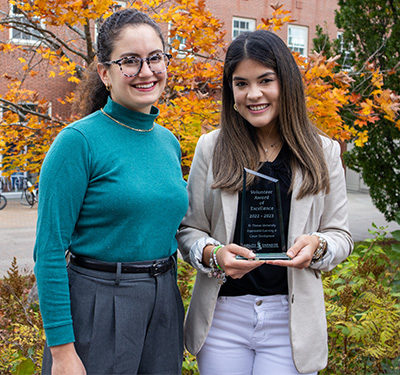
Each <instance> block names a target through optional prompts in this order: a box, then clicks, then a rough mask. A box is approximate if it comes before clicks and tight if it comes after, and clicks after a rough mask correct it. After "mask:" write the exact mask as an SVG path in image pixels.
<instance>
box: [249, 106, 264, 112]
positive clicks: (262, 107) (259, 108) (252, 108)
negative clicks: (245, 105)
mask: <svg viewBox="0 0 400 375" xmlns="http://www.w3.org/2000/svg"><path fill="white" fill-rule="evenodd" d="M267 107H268V104H264V105H257V106H250V105H249V108H250V109H251V110H252V111H261V110H263V109H265V108H267Z"/></svg>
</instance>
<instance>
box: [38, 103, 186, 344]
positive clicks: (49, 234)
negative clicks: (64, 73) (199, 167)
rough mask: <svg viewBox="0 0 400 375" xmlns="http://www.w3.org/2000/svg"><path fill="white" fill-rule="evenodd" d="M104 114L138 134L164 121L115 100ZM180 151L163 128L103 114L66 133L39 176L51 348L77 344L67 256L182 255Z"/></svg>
mask: <svg viewBox="0 0 400 375" xmlns="http://www.w3.org/2000/svg"><path fill="white" fill-rule="evenodd" d="M104 111H105V112H106V113H108V114H109V115H110V116H112V117H113V118H114V119H116V120H118V121H120V122H122V123H123V124H126V125H129V126H131V127H133V128H136V129H147V130H148V129H151V128H152V126H153V123H154V121H155V119H156V117H157V116H158V113H159V112H158V109H157V108H155V107H153V108H152V111H151V113H150V114H144V113H139V112H134V111H131V110H129V109H127V108H125V107H123V106H121V105H119V104H117V103H115V102H113V101H112V100H111V99H109V100H108V102H107V105H106V106H105V107H104ZM180 157H181V153H180V147H179V143H178V141H177V140H176V138H175V137H174V136H173V134H172V133H171V132H170V131H169V130H167V129H165V128H163V127H161V126H159V125H157V124H156V125H155V127H154V129H153V130H151V131H149V132H138V131H135V130H132V129H128V128H126V127H124V126H122V125H120V124H118V123H116V122H115V121H113V120H111V119H110V118H108V117H107V116H106V115H104V114H103V113H101V111H97V112H94V113H93V114H91V115H89V116H87V117H85V118H83V119H81V120H79V121H77V122H74V123H72V124H70V125H69V126H67V127H66V128H64V129H63V130H62V131H61V132H60V134H59V135H58V136H57V138H56V139H55V141H54V143H53V144H52V146H51V148H50V150H49V152H48V154H47V156H46V158H45V161H44V163H43V166H42V170H41V174H40V184H39V186H40V196H39V197H40V199H39V206H38V223H37V231H36V243H35V248H34V260H35V262H36V264H35V275H36V279H37V285H38V290H39V298H40V309H41V313H42V317H43V323H44V328H45V332H46V337H47V341H48V345H49V346H54V345H61V344H65V343H69V342H73V341H74V333H73V328H72V317H71V311H70V299H69V289H68V276H67V271H66V262H65V251H66V250H67V249H69V250H70V251H71V252H72V253H74V254H79V255H84V256H87V257H90V258H94V259H98V260H103V261H108V262H134V261H144V260H152V259H158V258H162V257H166V256H169V255H171V254H173V253H175V251H176V249H177V243H176V240H175V234H176V231H177V229H178V226H179V224H180V222H181V220H182V218H183V216H184V215H185V213H186V209H187V205H188V199H187V193H186V183H185V181H184V180H183V178H182V172H181V166H180Z"/></svg>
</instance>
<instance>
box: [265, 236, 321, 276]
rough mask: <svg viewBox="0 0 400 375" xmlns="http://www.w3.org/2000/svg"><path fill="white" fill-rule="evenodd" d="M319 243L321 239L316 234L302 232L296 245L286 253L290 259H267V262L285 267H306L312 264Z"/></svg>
mask: <svg viewBox="0 0 400 375" xmlns="http://www.w3.org/2000/svg"><path fill="white" fill-rule="evenodd" d="M318 245H319V240H318V238H317V237H316V236H310V235H307V234H302V235H301V236H299V237H297V238H296V240H295V242H294V245H293V246H292V247H291V248H290V249H289V250H288V251H287V253H286V254H287V255H288V256H289V257H290V260H267V261H266V263H267V264H273V265H276V266H283V267H294V268H299V269H303V268H306V267H308V266H309V265H310V263H311V260H312V258H313V256H314V253H315V250H316V249H317V247H318Z"/></svg>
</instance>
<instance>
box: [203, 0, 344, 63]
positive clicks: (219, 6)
mask: <svg viewBox="0 0 400 375" xmlns="http://www.w3.org/2000/svg"><path fill="white" fill-rule="evenodd" d="M276 3H277V1H276V0H273V1H267V0H206V4H207V6H208V8H209V9H210V11H211V13H213V14H214V15H215V16H216V17H218V18H219V19H220V20H222V21H223V22H224V25H225V28H226V30H227V31H228V33H227V37H229V38H233V37H234V36H235V35H237V33H239V32H240V31H244V30H255V28H256V26H257V25H259V24H261V23H262V21H261V18H268V17H271V15H272V12H273V9H272V8H271V5H273V4H276ZM279 3H281V4H283V9H285V10H289V11H290V12H291V13H290V16H291V17H292V19H294V20H295V22H293V23H290V24H286V25H284V26H283V28H282V30H280V31H278V32H277V33H278V35H279V36H280V37H281V38H282V39H283V40H284V41H285V42H286V43H287V45H288V46H289V47H290V48H291V49H293V50H295V51H297V52H300V53H301V54H302V55H305V56H306V55H307V54H308V53H309V52H310V50H311V49H312V39H313V38H314V37H315V35H316V31H315V30H316V26H317V25H320V26H321V27H323V28H324V30H325V31H326V32H328V34H329V37H330V38H331V39H334V38H337V36H338V29H337V27H336V25H335V23H334V18H335V9H336V8H337V1H336V0H308V1H304V0H303V1H296V0H281V1H279Z"/></svg>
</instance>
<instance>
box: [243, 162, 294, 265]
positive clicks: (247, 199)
mask: <svg viewBox="0 0 400 375" xmlns="http://www.w3.org/2000/svg"><path fill="white" fill-rule="evenodd" d="M249 173H251V174H253V175H255V176H257V177H258V178H259V181H261V184H259V185H258V188H257V190H256V189H253V188H249V189H247V190H246V177H247V174H249ZM260 186H262V188H260ZM240 246H243V247H246V248H247V249H250V250H252V251H253V252H254V253H255V254H256V259H259V260H274V259H285V260H288V259H290V258H289V257H288V256H287V255H286V241H285V228H284V225H283V213H282V203H281V194H280V190H279V180H277V179H275V178H272V177H269V176H266V175H264V174H261V173H258V172H255V171H252V170H250V169H247V168H244V172H243V193H242V214H241V227H240ZM237 258H238V259H246V258H243V257H240V256H238V257H237Z"/></svg>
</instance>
